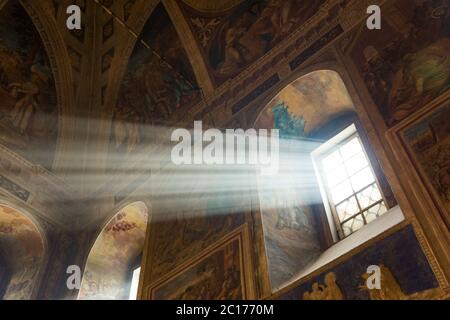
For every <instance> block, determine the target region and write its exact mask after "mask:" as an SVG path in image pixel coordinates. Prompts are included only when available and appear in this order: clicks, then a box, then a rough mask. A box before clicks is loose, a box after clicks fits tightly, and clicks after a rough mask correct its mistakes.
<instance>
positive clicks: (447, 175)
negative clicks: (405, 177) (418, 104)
mask: <svg viewBox="0 0 450 320" xmlns="http://www.w3.org/2000/svg"><path fill="white" fill-rule="evenodd" d="M449 119H450V103H448V102H447V103H446V104H445V105H444V106H442V107H441V108H439V109H437V110H435V111H434V112H433V113H432V114H430V115H428V116H426V117H425V118H424V119H422V120H421V121H419V122H418V123H416V124H415V125H413V126H412V127H410V128H408V129H407V130H406V131H405V133H404V137H405V140H406V142H407V144H408V145H409V148H410V150H411V151H412V153H413V155H414V158H416V159H417V160H418V163H419V165H420V166H421V167H422V170H423V171H424V172H425V174H426V176H427V178H428V180H429V181H430V182H431V184H432V185H433V187H434V189H435V190H436V191H437V193H438V195H439V197H440V199H441V201H442V203H443V204H444V207H445V209H446V211H447V215H450V121H449Z"/></svg>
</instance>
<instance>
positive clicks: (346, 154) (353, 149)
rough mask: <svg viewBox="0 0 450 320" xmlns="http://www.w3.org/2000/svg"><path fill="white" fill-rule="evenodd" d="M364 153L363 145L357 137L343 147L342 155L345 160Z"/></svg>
mask: <svg viewBox="0 0 450 320" xmlns="http://www.w3.org/2000/svg"><path fill="white" fill-rule="evenodd" d="M362 151H363V149H362V146H361V143H360V142H359V139H358V138H357V137H354V138H353V139H352V140H350V141H349V142H347V143H346V144H344V145H343V146H342V147H341V154H342V157H343V158H344V160H345V159H348V158H350V157H352V156H354V155H355V154H357V153H359V152H362Z"/></svg>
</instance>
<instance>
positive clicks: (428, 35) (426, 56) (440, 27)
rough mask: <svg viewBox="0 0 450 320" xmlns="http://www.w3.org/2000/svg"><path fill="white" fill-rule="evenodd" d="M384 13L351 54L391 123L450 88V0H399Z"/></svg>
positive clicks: (358, 41)
mask: <svg viewBox="0 0 450 320" xmlns="http://www.w3.org/2000/svg"><path fill="white" fill-rule="evenodd" d="M383 18H384V22H383V27H382V30H379V31H378V30H374V31H371V35H370V36H367V33H366V32H363V33H361V34H360V35H359V36H358V39H357V40H356V42H355V43H354V44H353V47H352V49H351V52H350V55H351V57H352V59H353V61H354V62H355V64H356V66H357V68H358V69H359V71H360V72H361V74H362V76H363V78H364V81H365V83H366V85H367V87H368V90H369V92H370V94H371V95H372V98H373V100H374V102H375V103H376V105H377V106H378V108H379V111H380V113H381V114H382V116H383V117H384V120H385V122H386V124H387V125H388V126H392V125H394V124H395V123H397V122H399V121H400V120H402V119H404V118H406V117H407V116H408V115H409V114H411V113H413V112H414V111H416V110H418V109H419V108H421V107H423V106H424V105H425V104H427V103H428V102H430V101H431V100H433V99H434V98H436V97H438V96H439V95H440V94H442V93H443V92H445V91H447V90H448V89H449V88H450V77H449V74H450V22H449V21H450V1H449V0H437V1H436V0H425V1H423V0H414V1H410V0H399V1H397V2H395V4H393V6H392V7H391V8H389V9H386V10H385V11H384V13H383ZM361 28H365V24H364V26H362V27H361Z"/></svg>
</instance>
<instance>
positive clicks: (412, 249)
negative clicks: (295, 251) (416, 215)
mask: <svg viewBox="0 0 450 320" xmlns="http://www.w3.org/2000/svg"><path fill="white" fill-rule="evenodd" d="M370 265H377V266H379V267H380V271H381V288H380V289H373V290H368V289H367V285H366V280H367V278H368V276H369V274H367V273H366V272H367V267H368V266H370ZM442 295H443V291H442V289H440V288H439V284H438V281H437V279H436V276H435V275H434V273H433V271H432V269H431V267H430V265H429V264H428V261H427V258H426V257H425V254H424V253H423V251H422V249H421V247H420V244H419V242H418V240H417V238H416V235H415V234H414V231H413V228H412V226H410V225H409V226H406V227H404V228H403V229H400V230H399V231H397V232H395V233H394V234H392V235H390V236H388V237H386V238H384V239H382V240H380V241H378V242H376V243H375V244H372V245H371V246H369V247H367V248H365V250H363V251H360V252H358V253H356V254H355V255H353V256H351V257H349V258H347V259H345V261H344V262H341V263H339V264H338V265H336V266H334V267H330V268H328V270H325V271H323V272H322V273H321V274H319V275H317V276H314V277H313V278H311V279H309V280H307V281H305V282H303V283H301V284H299V285H298V286H296V287H294V288H290V289H288V290H287V291H285V292H283V293H282V294H281V295H279V296H278V299H287V300H302V299H303V300H321V299H325V300H390V299H400V300H414V299H436V298H438V297H440V296H442Z"/></svg>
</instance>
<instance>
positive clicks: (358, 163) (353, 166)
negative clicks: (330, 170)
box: [345, 153, 369, 176]
mask: <svg viewBox="0 0 450 320" xmlns="http://www.w3.org/2000/svg"><path fill="white" fill-rule="evenodd" d="M368 165H369V164H368V163H367V159H366V156H365V155H364V153H358V154H357V155H354V156H353V157H351V158H350V159H347V160H345V167H346V168H347V172H348V174H349V175H350V176H351V175H353V174H355V173H356V172H358V171H360V170H361V169H363V168H364V167H367V166H368Z"/></svg>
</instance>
